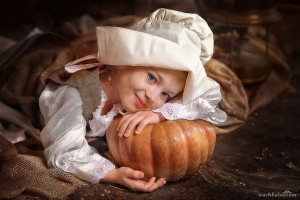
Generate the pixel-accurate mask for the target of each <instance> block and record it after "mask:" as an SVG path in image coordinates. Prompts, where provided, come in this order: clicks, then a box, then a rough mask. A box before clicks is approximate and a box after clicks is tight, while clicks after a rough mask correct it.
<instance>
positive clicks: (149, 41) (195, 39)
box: [97, 8, 214, 103]
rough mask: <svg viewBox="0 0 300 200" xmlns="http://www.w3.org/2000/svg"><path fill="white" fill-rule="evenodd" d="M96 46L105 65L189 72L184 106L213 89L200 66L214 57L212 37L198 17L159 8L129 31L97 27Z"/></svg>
mask: <svg viewBox="0 0 300 200" xmlns="http://www.w3.org/2000/svg"><path fill="white" fill-rule="evenodd" d="M97 42H98V55H97V57H98V60H99V61H100V62H101V63H104V64H109V65H115V66H124V65H127V66H152V67H162V68H169V69H175V70H182V71H188V77H187V80H186V84H185V89H184V92H183V98H182V101H183V103H188V102H190V101H192V100H193V99H195V98H197V97H199V96H200V95H202V94H203V93H205V92H206V91H208V90H209V89H210V88H211V87H213V85H214V83H213V82H212V80H211V79H209V78H208V77H207V75H206V72H205V69H204V66H203V65H204V64H205V63H206V62H207V61H208V60H209V59H210V58H211V56H212V54H213V48H214V41H213V33H212V31H211V29H210V28H209V26H208V25H207V23H206V22H205V20H204V19H202V18H201V17H200V16H199V15H197V14H190V13H183V12H179V11H174V10H168V9H163V8H161V9H158V10H156V11H155V12H153V13H152V14H150V16H148V17H147V18H144V19H142V20H141V21H139V22H137V23H136V24H135V25H134V26H133V27H132V28H130V29H128V28H120V27H110V26H103V27H97Z"/></svg>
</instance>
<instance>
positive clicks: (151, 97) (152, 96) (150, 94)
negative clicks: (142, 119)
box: [146, 90, 159, 104]
mask: <svg viewBox="0 0 300 200" xmlns="http://www.w3.org/2000/svg"><path fill="white" fill-rule="evenodd" d="M158 94H159V92H158V91H155V90H148V91H146V97H147V100H148V101H149V103H150V104H154V103H155V102H157V101H159V95H158Z"/></svg>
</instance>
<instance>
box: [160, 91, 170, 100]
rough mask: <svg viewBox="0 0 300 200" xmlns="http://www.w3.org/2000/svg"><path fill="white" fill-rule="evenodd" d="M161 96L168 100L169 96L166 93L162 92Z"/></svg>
mask: <svg viewBox="0 0 300 200" xmlns="http://www.w3.org/2000/svg"><path fill="white" fill-rule="evenodd" d="M161 95H162V96H163V97H164V98H165V99H167V100H168V99H170V95H169V94H168V93H166V92H162V93H161Z"/></svg>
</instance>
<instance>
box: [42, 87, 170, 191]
mask: <svg viewBox="0 0 300 200" xmlns="http://www.w3.org/2000/svg"><path fill="white" fill-rule="evenodd" d="M39 104H40V109H41V112H42V114H43V116H44V121H45V127H44V128H43V130H42V132H41V140H42V142H43V145H44V147H45V151H44V154H45V157H46V160H47V164H48V166H49V167H53V168H59V169H62V170H64V171H66V172H69V173H72V174H74V175H75V176H77V177H78V178H81V179H83V180H86V181H88V182H91V183H98V182H99V181H102V182H110V183H117V184H121V185H124V186H126V187H128V188H129V189H131V190H135V191H143V192H151V191H153V190H155V189H157V188H159V187H160V186H162V185H163V184H165V181H164V179H162V178H160V179H158V180H157V181H155V180H156V179H155V178H154V177H152V178H151V179H150V180H149V181H144V180H142V178H143V177H144V174H143V172H141V171H137V170H133V169H131V168H128V167H121V168H118V169H115V166H114V165H113V164H112V163H111V162H110V161H109V160H107V159H105V158H104V157H102V156H101V155H100V154H98V152H97V150H96V149H94V148H93V147H91V146H89V145H88V143H87V140H86V139H85V133H86V120H85V119H84V117H83V116H82V102H81V98H80V94H79V92H78V91H77V90H76V89H75V88H72V87H70V86H66V85H64V86H59V85H58V84H55V83H49V84H48V85H47V87H46V89H45V90H44V91H43V93H42V95H41V97H40V99H39Z"/></svg>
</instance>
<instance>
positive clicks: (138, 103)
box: [135, 95, 146, 108]
mask: <svg viewBox="0 0 300 200" xmlns="http://www.w3.org/2000/svg"><path fill="white" fill-rule="evenodd" d="M135 97H136V98H135V99H136V106H137V107H138V108H145V107H146V105H145V103H144V102H143V101H142V100H141V99H140V98H139V97H138V96H137V95H135Z"/></svg>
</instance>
